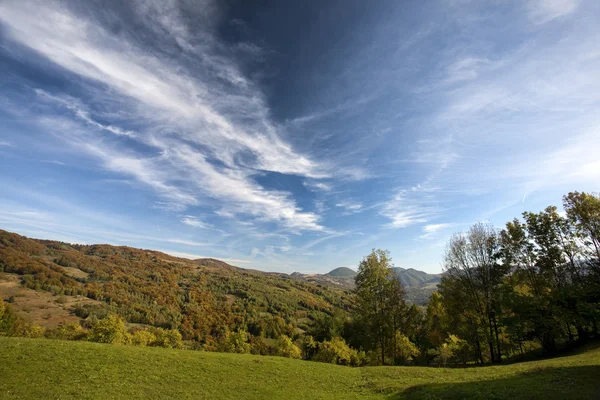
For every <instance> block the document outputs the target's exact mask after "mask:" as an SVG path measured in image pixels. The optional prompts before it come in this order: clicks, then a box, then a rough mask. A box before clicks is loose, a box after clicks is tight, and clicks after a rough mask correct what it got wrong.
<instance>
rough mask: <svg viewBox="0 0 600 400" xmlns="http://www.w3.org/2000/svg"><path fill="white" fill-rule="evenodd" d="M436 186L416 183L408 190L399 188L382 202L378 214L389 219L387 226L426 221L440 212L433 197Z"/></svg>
mask: <svg viewBox="0 0 600 400" xmlns="http://www.w3.org/2000/svg"><path fill="white" fill-rule="evenodd" d="M436 191H437V188H435V187H430V186H426V185H424V186H421V185H417V186H414V187H412V188H411V189H410V190H406V189H402V190H399V191H398V192H397V193H396V194H395V195H394V196H393V198H392V199H391V200H389V201H387V202H386V203H384V204H383V206H382V208H381V211H380V214H381V215H382V216H384V217H386V218H388V219H390V220H391V222H390V223H389V224H387V227H389V228H406V227H409V226H411V225H416V224H422V223H426V222H428V221H429V220H431V219H432V218H435V217H436V216H438V215H439V213H440V212H441V208H440V207H439V205H438V204H437V201H436V199H435V192H436Z"/></svg>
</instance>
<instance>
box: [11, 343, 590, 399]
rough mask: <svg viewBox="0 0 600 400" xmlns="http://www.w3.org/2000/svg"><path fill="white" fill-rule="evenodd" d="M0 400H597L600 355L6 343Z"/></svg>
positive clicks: (586, 353) (585, 353)
mask: <svg viewBox="0 0 600 400" xmlns="http://www.w3.org/2000/svg"><path fill="white" fill-rule="evenodd" d="M0 398H1V399H74V398H77V399H79V398H86V399H109V398H122V399H131V398H152V399H157V398H165V399H166V398H198V399H269V398H275V399H357V398H372V399H464V398H468V399H512V400H515V399H600V349H594V350H588V351H586V352H582V353H581V354H576V355H571V356H566V357H561V358H555V359H551V360H544V361H534V362H528V363H521V364H512V365H506V366H490V367H481V368H468V369H438V368H424V367H364V368H349V367H342V366H336V365H329V364H321V363H316V362H307V361H299V360H291V359H284V358H278V357H261V356H251V355H236V354H224V353H206V352H196V351H184V350H169V349H162V348H140V347H126V346H118V345H103V344H97V343H86V342H66V341H58V340H49V339H21V338H4V337H0Z"/></svg>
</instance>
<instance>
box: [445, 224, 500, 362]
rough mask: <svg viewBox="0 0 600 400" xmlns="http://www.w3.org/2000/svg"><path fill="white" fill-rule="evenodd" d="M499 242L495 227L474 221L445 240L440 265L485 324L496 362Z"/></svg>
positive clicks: (486, 337)
mask: <svg viewBox="0 0 600 400" xmlns="http://www.w3.org/2000/svg"><path fill="white" fill-rule="evenodd" d="M499 255H500V242H499V239H498V234H497V233H496V231H495V229H494V228H493V227H492V226H491V225H489V224H483V223H477V224H475V225H473V226H472V227H471V228H470V229H469V231H468V232H467V233H466V234H455V235H454V236H452V238H451V239H450V241H449V242H448V246H447V249H446V254H445V257H444V267H445V269H446V272H447V275H448V279H452V280H454V281H455V282H456V283H457V284H458V285H455V286H454V287H455V289H456V290H458V291H461V292H464V293H466V294H467V296H468V297H469V300H470V302H469V305H471V306H472V307H474V310H475V312H476V315H477V318H478V320H479V321H478V322H479V324H480V325H481V326H483V327H485V329H484V330H483V332H484V334H485V340H486V342H487V344H488V347H489V354H490V360H491V361H492V362H500V360H501V343H500V326H499V323H500V320H499V318H498V316H499V314H500V312H501V298H500V295H501V293H502V290H501V289H502V288H501V284H502V283H503V279H504V277H505V276H506V274H507V272H508V271H507V268H506V267H505V265H504V264H501V263H499V262H498V258H499Z"/></svg>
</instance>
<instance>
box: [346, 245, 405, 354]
mask: <svg viewBox="0 0 600 400" xmlns="http://www.w3.org/2000/svg"><path fill="white" fill-rule="evenodd" d="M392 267H393V265H392V260H391V258H390V255H389V252H388V251H385V250H380V249H378V250H375V249H373V251H372V252H371V254H369V255H368V256H366V257H365V258H364V259H363V260H362V261H361V263H360V265H359V267H358V274H357V275H356V278H355V283H356V299H357V302H356V303H357V304H356V305H357V309H356V319H357V320H359V321H361V324H362V325H363V326H364V327H365V328H366V329H365V330H366V333H367V334H366V335H365V336H364V340H365V342H364V343H363V344H364V347H365V348H367V349H368V350H375V349H379V351H380V355H381V363H382V364H385V356H386V354H387V353H388V352H389V351H390V350H393V346H394V343H395V341H394V337H395V334H396V331H398V330H399V329H400V327H401V321H402V319H403V313H404V311H405V309H406V305H405V302H404V290H403V288H402V285H401V283H400V281H399V280H398V278H397V277H396V276H395V274H394V272H393V270H392ZM390 347H391V348H390Z"/></svg>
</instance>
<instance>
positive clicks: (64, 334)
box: [47, 322, 88, 340]
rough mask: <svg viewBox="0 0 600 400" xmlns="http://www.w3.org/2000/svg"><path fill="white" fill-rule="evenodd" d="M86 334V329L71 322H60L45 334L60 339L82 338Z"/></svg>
mask: <svg viewBox="0 0 600 400" xmlns="http://www.w3.org/2000/svg"><path fill="white" fill-rule="evenodd" d="M87 334H88V332H87V330H86V329H85V328H84V327H82V326H81V324H79V323H77V322H73V323H71V324H62V323H61V324H60V325H59V326H58V327H56V329H54V330H52V331H48V333H47V336H48V337H50V338H53V339H61V340H84V339H86V337H87Z"/></svg>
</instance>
